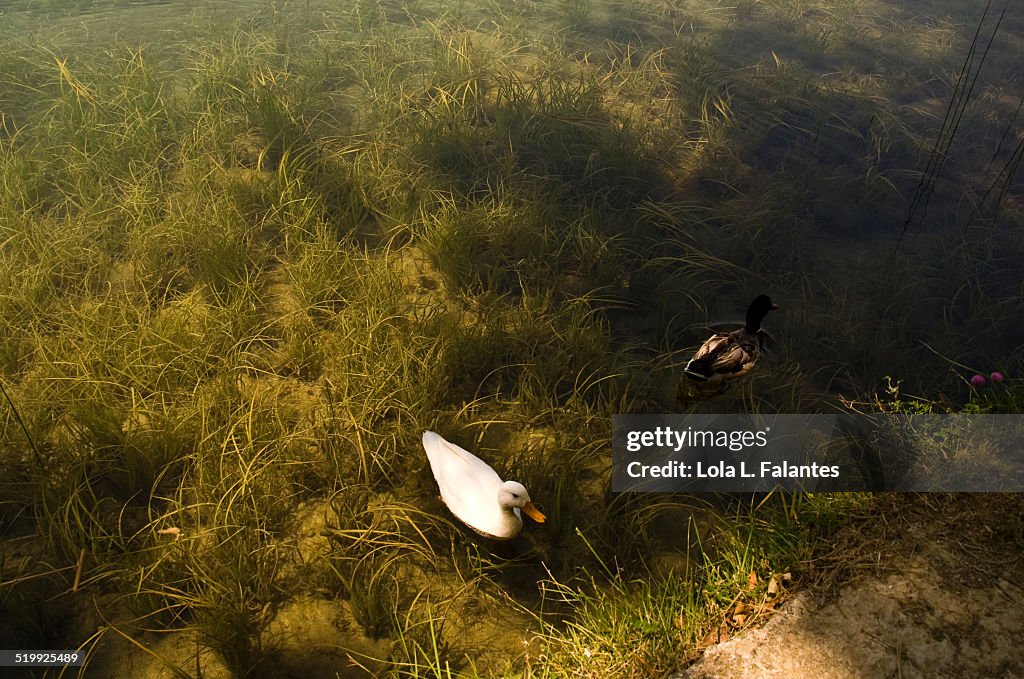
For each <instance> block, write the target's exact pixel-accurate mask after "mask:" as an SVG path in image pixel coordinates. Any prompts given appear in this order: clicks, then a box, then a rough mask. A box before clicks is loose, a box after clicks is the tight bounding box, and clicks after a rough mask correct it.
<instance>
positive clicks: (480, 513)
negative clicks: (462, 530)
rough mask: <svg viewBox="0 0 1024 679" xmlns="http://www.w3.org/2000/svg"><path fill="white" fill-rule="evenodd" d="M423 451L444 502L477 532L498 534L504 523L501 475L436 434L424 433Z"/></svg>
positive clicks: (466, 451)
mask: <svg viewBox="0 0 1024 679" xmlns="http://www.w3.org/2000/svg"><path fill="white" fill-rule="evenodd" d="M423 449H424V450H425V451H426V453H427V459H428V460H429V461H430V470H431V471H432V472H433V473H434V480H435V481H437V487H438V489H439V490H440V491H441V499H442V500H443V501H444V503H445V504H446V505H447V506H448V509H450V510H451V512H452V514H454V515H455V516H457V517H458V518H459V520H461V521H462V522H464V523H466V524H467V525H469V526H470V527H471V528H473V529H475V530H477V531H480V532H483V533H487V534H491V535H498V534H499V532H500V531H499V528H500V526H502V525H503V523H504V516H503V512H502V509H501V505H499V504H498V489H499V488H500V487H501V477H500V476H498V473H497V472H496V471H494V470H493V469H491V467H490V466H488V465H487V463H486V462H484V461H483V460H481V459H480V458H478V457H477V456H475V455H473V454H472V453H470V452H469V451H468V450H465V449H463V448H460V447H459V446H457V445H455V444H454V443H451V442H449V441H446V440H445V439H444V438H443V437H441V436H440V435H439V434H436V433H434V432H432V431H428V432H424V434H423Z"/></svg>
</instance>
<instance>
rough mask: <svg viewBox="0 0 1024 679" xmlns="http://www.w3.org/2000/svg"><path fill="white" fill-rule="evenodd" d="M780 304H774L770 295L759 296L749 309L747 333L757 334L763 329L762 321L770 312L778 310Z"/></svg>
mask: <svg viewBox="0 0 1024 679" xmlns="http://www.w3.org/2000/svg"><path fill="white" fill-rule="evenodd" d="M778 308H779V305H778V304H772V300H771V298H770V297H768V295H758V296H757V297H755V298H754V301H753V302H751V303H750V306H749V307H748V308H747V331H748V332H757V331H758V330H760V329H761V321H763V320H764V317H765V316H767V315H768V312H769V311H772V310H774V309H778Z"/></svg>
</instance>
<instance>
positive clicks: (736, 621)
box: [732, 613, 747, 627]
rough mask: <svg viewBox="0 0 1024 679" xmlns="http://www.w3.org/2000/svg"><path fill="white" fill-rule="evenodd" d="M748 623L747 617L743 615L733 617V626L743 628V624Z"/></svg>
mask: <svg viewBox="0 0 1024 679" xmlns="http://www.w3.org/2000/svg"><path fill="white" fill-rule="evenodd" d="M746 621H747V616H745V615H743V614H742V613H739V614H736V615H734V616H732V624H733V625H735V626H736V627H743V623H745V622H746Z"/></svg>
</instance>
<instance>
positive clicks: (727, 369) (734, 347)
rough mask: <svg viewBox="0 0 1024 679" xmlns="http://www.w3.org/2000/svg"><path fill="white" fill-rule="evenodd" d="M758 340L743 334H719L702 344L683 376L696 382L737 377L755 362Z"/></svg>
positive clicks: (758, 346)
mask: <svg viewBox="0 0 1024 679" xmlns="http://www.w3.org/2000/svg"><path fill="white" fill-rule="evenodd" d="M760 351H761V339H760V337H758V336H757V335H751V334H750V333H746V332H743V331H737V332H733V333H729V334H725V333H719V334H716V335H713V336H712V337H711V338H709V339H708V341H706V342H704V344H702V345H701V347H700V348H699V349H698V350H697V352H696V353H695V354H694V355H693V358H691V359H690V362H689V363H688V364H687V365H686V374H687V376H689V377H690V378H692V379H695V380H699V381H717V380H721V379H730V378H733V377H740V376H742V375H745V374H746V373H748V372H750V370H751V369H752V368H753V367H754V365H755V364H756V363H757V358H758V355H759V353H760Z"/></svg>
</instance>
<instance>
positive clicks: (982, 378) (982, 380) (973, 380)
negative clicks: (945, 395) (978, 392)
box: [971, 375, 985, 387]
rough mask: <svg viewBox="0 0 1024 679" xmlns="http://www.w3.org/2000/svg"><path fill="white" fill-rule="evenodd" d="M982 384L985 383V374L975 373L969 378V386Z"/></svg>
mask: <svg viewBox="0 0 1024 679" xmlns="http://www.w3.org/2000/svg"><path fill="white" fill-rule="evenodd" d="M984 384H985V376H984V375H975V376H974V377H972V378H971V386H972V387H980V386H983V385H984Z"/></svg>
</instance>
